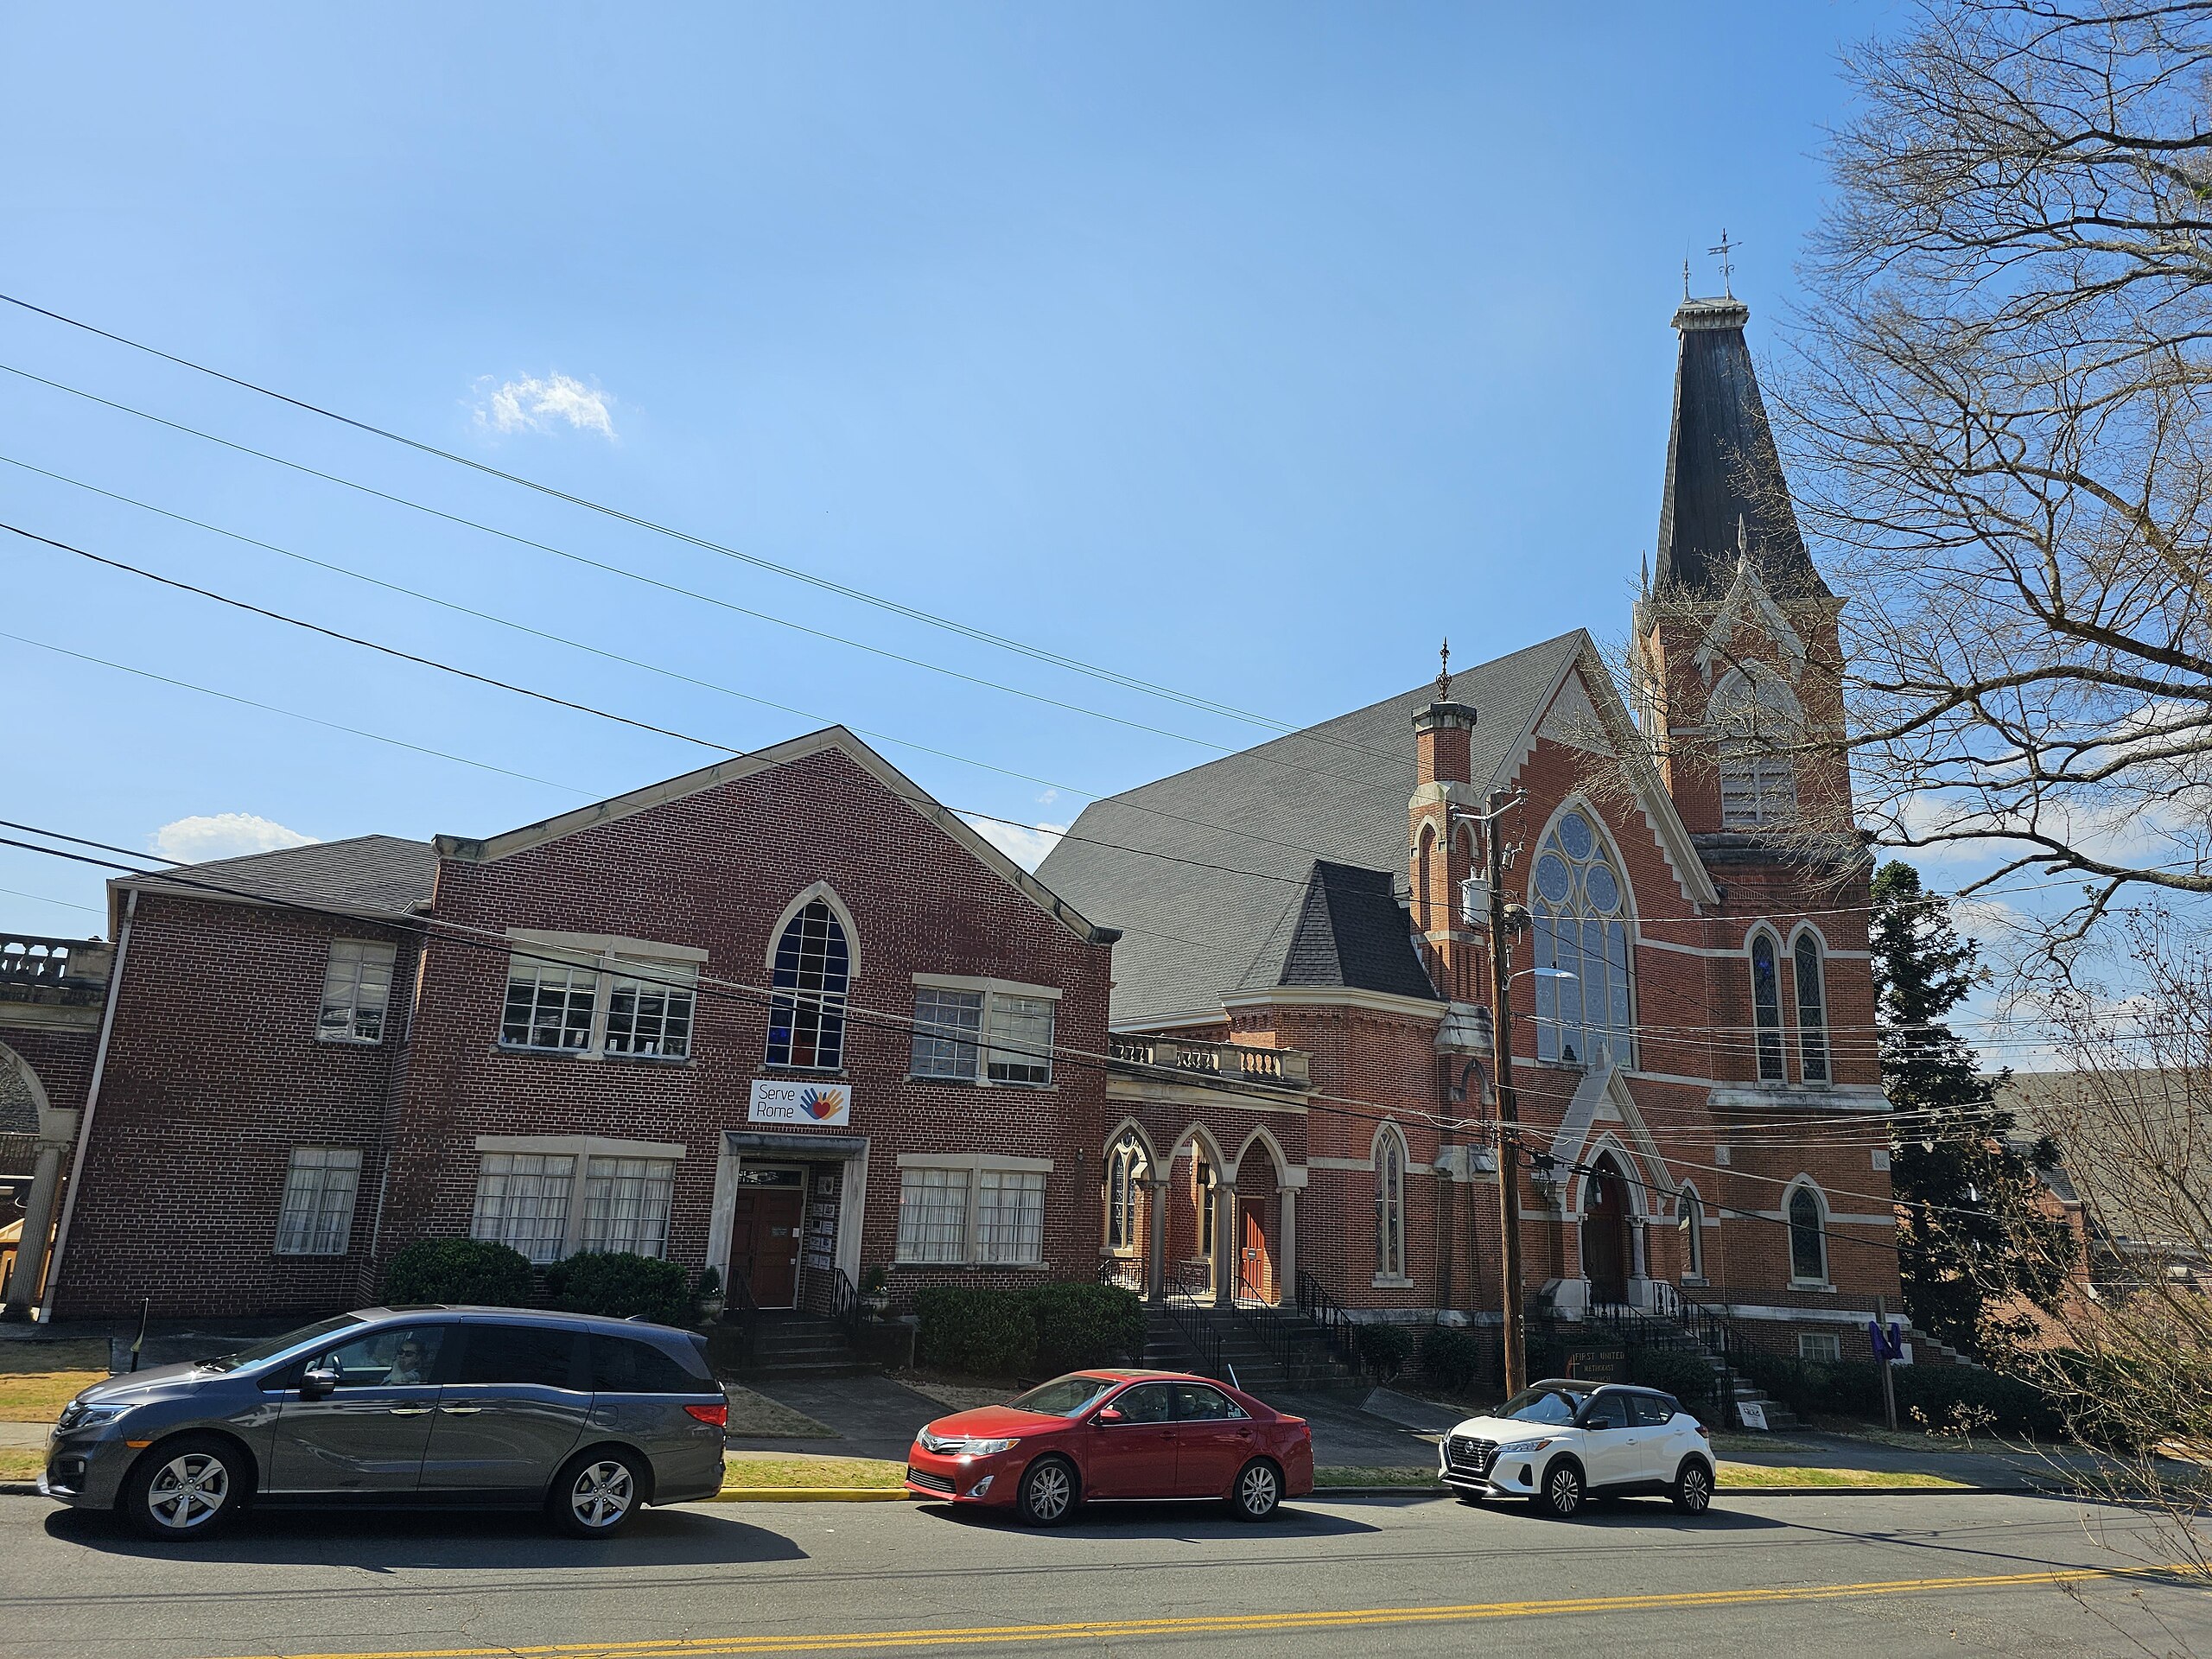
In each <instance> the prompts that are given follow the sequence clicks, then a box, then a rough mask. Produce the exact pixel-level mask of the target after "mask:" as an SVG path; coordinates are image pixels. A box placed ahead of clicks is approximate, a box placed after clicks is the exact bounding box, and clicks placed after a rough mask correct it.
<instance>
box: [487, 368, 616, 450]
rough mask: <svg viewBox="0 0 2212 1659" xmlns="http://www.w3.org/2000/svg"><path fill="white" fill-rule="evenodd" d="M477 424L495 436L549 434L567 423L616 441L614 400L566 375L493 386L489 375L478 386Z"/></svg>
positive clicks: (610, 440) (531, 377) (582, 430)
mask: <svg viewBox="0 0 2212 1659" xmlns="http://www.w3.org/2000/svg"><path fill="white" fill-rule="evenodd" d="M476 389H477V392H478V394H479V396H478V399H477V404H476V423H477V425H479V426H480V427H488V428H490V429H492V430H493V431H495V432H550V431H551V430H553V429H554V427H555V426H556V424H557V423H560V422H563V421H566V422H567V423H569V425H570V426H572V427H574V428H575V429H576V430H577V431H579V432H596V433H598V434H599V435H600V436H601V437H602V438H605V439H607V441H608V442H613V439H614V413H613V409H612V408H611V407H610V405H611V404H613V401H614V400H613V398H611V397H608V396H607V393H605V392H603V391H600V390H599V388H597V387H596V386H588V385H584V383H583V382H582V381H581V380H577V379H574V378H570V377H569V376H568V375H565V374H549V375H547V376H545V377H544V378H543V379H540V378H537V376H535V375H531V376H528V377H526V378H523V379H520V380H509V381H507V382H506V383H505V385H497V386H495V385H493V384H492V377H491V376H489V375H488V374H487V375H486V376H485V377H484V378H482V379H481V380H479V381H478V382H477V383H476Z"/></svg>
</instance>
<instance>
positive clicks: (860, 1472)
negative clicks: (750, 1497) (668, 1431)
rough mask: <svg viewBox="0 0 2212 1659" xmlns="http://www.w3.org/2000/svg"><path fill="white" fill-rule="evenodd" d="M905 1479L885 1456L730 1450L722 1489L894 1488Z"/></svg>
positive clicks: (902, 1466) (901, 1469)
mask: <svg viewBox="0 0 2212 1659" xmlns="http://www.w3.org/2000/svg"><path fill="white" fill-rule="evenodd" d="M905 1481H906V1465H905V1464H903V1463H893V1462H892V1461H891V1460H890V1459H886V1458H829V1457H813V1456H810V1455H806V1454H802V1453H784V1452H731V1453H729V1455H728V1459H726V1462H725V1465H724V1470H723V1474H722V1490H723V1491H730V1490H732V1489H733V1488H750V1489H753V1490H754V1491H759V1490H760V1489H763V1488H771V1487H773V1488H784V1489H787V1490H792V1491H800V1490H807V1491H811V1490H815V1489H818V1488H822V1487H836V1488H838V1489H841V1490H844V1491H897V1490H898V1489H899V1486H900V1485H901V1484H904V1483H905Z"/></svg>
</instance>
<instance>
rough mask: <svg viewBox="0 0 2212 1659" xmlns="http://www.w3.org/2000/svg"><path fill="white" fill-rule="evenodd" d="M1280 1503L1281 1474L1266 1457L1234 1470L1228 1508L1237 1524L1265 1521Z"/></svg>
mask: <svg viewBox="0 0 2212 1659" xmlns="http://www.w3.org/2000/svg"><path fill="white" fill-rule="evenodd" d="M1281 1503H1282V1471H1281V1470H1280V1469H1278V1468H1276V1467H1275V1466H1274V1464H1273V1463H1271V1462H1269V1461H1268V1459H1265V1458H1255V1459H1252V1461H1251V1462H1249V1463H1248V1464H1246V1465H1244V1466H1243V1468H1242V1469H1239V1470H1238V1471H1236V1484H1235V1485H1234V1486H1232V1487H1230V1489H1229V1507H1230V1509H1232V1510H1236V1518H1237V1519H1238V1520H1239V1521H1264V1520H1266V1519H1267V1518H1268V1516H1271V1515H1273V1514H1274V1512H1275V1510H1277V1508H1279V1507H1280V1506H1281Z"/></svg>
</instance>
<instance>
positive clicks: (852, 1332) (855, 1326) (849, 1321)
mask: <svg viewBox="0 0 2212 1659" xmlns="http://www.w3.org/2000/svg"><path fill="white" fill-rule="evenodd" d="M829 1271H830V1273H831V1274H834V1275H835V1276H834V1277H833V1278H832V1279H831V1280H830V1281H829V1317H830V1318H831V1319H835V1320H836V1322H837V1323H838V1324H839V1325H842V1326H844V1328H845V1339H846V1341H848V1342H853V1341H857V1340H858V1339H859V1337H860V1329H861V1313H863V1312H865V1311H866V1310H865V1308H864V1306H863V1305H862V1303H861V1294H860V1291H859V1289H858V1288H857V1287H855V1285H854V1283H853V1276H852V1274H849V1273H847V1272H846V1271H845V1270H844V1269H843V1268H830V1269H829Z"/></svg>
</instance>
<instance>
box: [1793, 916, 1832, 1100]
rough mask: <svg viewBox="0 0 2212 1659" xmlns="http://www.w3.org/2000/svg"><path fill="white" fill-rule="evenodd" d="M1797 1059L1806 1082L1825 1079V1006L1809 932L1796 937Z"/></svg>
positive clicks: (1817, 946)
mask: <svg viewBox="0 0 2212 1659" xmlns="http://www.w3.org/2000/svg"><path fill="white" fill-rule="evenodd" d="M1794 954H1795V955H1796V958H1797V963H1796V966H1797V1056H1798V1064H1799V1065H1800V1066H1801V1067H1802V1071H1799V1073H1798V1075H1799V1076H1800V1077H1802V1078H1803V1079H1804V1080H1805V1081H1806V1082H1807V1083H1826V1082H1827V1080H1828V1032H1827V1025H1828V1004H1827V987H1826V985H1825V984H1824V983H1823V982H1822V981H1821V945H1820V941H1819V940H1817V939H1815V938H1814V937H1813V936H1812V935H1811V934H1810V933H1800V934H1799V935H1798V936H1797V949H1796V952H1795V953H1794Z"/></svg>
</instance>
